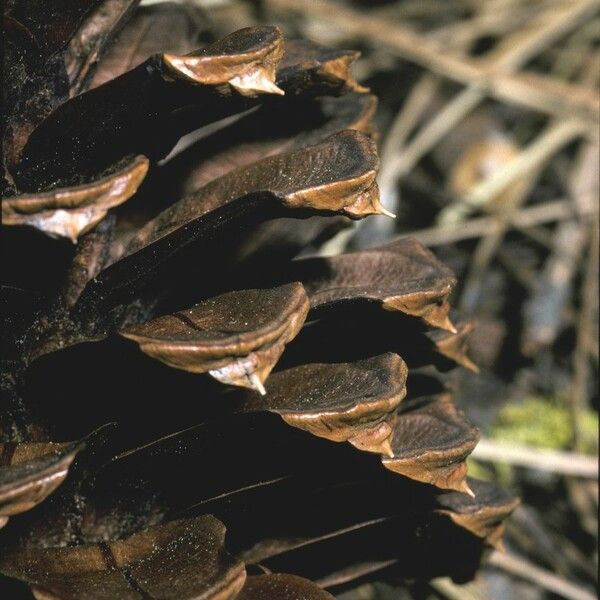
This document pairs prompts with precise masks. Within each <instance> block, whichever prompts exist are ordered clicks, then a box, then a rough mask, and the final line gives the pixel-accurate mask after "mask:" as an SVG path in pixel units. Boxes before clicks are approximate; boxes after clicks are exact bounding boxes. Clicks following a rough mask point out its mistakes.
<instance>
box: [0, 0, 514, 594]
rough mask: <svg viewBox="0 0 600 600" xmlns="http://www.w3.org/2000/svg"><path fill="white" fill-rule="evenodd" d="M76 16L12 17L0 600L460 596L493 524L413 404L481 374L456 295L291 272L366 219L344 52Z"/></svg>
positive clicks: (456, 414) (460, 421) (423, 265)
mask: <svg viewBox="0 0 600 600" xmlns="http://www.w3.org/2000/svg"><path fill="white" fill-rule="evenodd" d="M75 4H76V5H75ZM75 4H74V3H67V2H54V3H46V2H37V1H36V2H27V3H25V2H21V1H20V0H12V1H9V2H7V3H6V6H5V32H6V36H5V57H6V59H5V60H6V71H7V77H5V83H4V86H5V90H4V94H5V98H6V106H5V110H4V117H5V123H6V127H5V128H4V134H3V135H4V137H3V162H2V166H3V180H2V186H3V202H2V216H3V236H4V240H5V248H6V252H7V255H8V262H9V267H8V269H7V272H6V275H5V279H4V282H3V283H4V286H3V294H2V302H3V316H4V321H5V322H4V331H5V336H4V349H3V357H2V358H3V363H2V389H3V400H2V409H1V411H0V433H1V436H2V437H1V441H2V443H1V444H0V523H1V524H2V525H3V526H4V527H3V529H2V531H1V532H0V547H1V552H0V572H1V573H2V574H3V576H4V579H3V582H2V583H0V586H2V585H7V586H8V585H9V584H10V585H13V584H15V583H14V581H12V580H13V579H16V580H20V581H21V582H24V584H26V585H27V586H29V589H30V590H31V593H33V594H34V596H35V597H36V598H44V599H50V598H51V599H60V600H70V599H81V598H86V599H104V598H106V599H108V598H110V599H114V598H124V599H136V598H165V599H169V598H172V599H178V600H181V599H186V598H189V599H192V598H202V599H211V600H217V599H218V600H225V599H229V598H238V600H261V599H267V598H289V599H290V600H294V599H297V600H300V599H302V600H309V599H310V600H312V599H315V600H321V599H325V598H330V597H331V596H330V594H329V592H328V591H326V588H331V589H333V590H335V589H337V588H338V587H339V586H343V585H348V584H349V583H350V582H352V581H353V580H354V579H356V578H359V577H360V578H363V579H364V578H365V577H370V578H373V579H377V578H386V577H390V578H396V579H397V578H401V579H402V578H410V579H415V578H416V579H427V578H430V577H434V576H438V575H451V576H452V577H454V578H455V579H457V580H466V579H468V578H470V577H471V576H472V575H473V573H474V572H475V570H476V568H477V565H478V562H479V560H480V558H481V555H482V552H483V551H484V550H485V548H486V547H487V546H490V545H497V544H498V543H499V542H500V537H501V533H502V521H503V519H504V518H505V517H506V516H507V515H508V514H509V513H510V512H511V510H512V509H513V508H514V506H515V500H514V499H513V498H511V497H509V496H507V495H506V494H504V492H502V491H501V490H499V489H497V488H495V487H494V486H491V485H487V484H483V483H481V482H477V481H472V480H469V479H467V473H466V471H467V469H466V463H465V459H466V457H467V456H468V454H469V453H470V452H471V451H472V450H473V448H474V446H475V444H476V443H477V440H478V433H477V430H476V429H475V428H474V427H473V426H472V425H471V424H470V423H469V422H468V421H467V419H466V417H465V416H464V415H463V413H462V412H461V411H460V410H458V409H457V408H456V407H455V406H454V405H453V403H452V399H451V395H450V394H449V393H448V392H447V391H445V390H444V389H443V388H441V387H440V384H439V382H438V381H437V380H436V379H435V377H433V376H432V375H429V376H428V377H429V379H427V377H425V380H426V381H427V382H428V383H427V385H416V384H414V383H411V382H413V379H411V377H412V373H414V370H415V369H418V368H420V367H423V366H425V365H433V366H435V367H437V368H438V369H442V370H446V369H448V368H452V367H453V366H455V365H457V364H458V365H462V366H465V367H468V368H473V369H475V368H476V367H475V365H474V363H473V362H472V360H471V359H470V358H469V357H468V355H467V346H468V345H467V338H468V334H469V332H470V331H471V329H472V327H473V324H472V323H471V322H469V321H468V320H465V319H462V318H461V319H458V320H455V321H453V320H452V318H451V314H450V296H451V293H452V289H453V287H454V285H455V283H456V282H455V279H454V277H453V275H452V273H451V272H450V271H449V269H447V268H446V267H445V266H444V265H443V264H441V263H440V262H439V261H438V260H437V259H436V257H435V256H434V255H433V254H432V253H431V252H429V251H428V250H427V249H426V248H424V247H423V246H422V245H421V244H419V243H418V242H416V241H414V240H411V239H404V240H400V241H398V242H395V243H394V244H391V245H388V246H384V247H380V248H372V249H369V250H363V251H360V252H357V253H354V254H346V255H341V256H333V257H327V258H323V257H316V258H297V257H298V255H299V254H300V253H301V252H304V253H305V254H307V253H310V251H311V250H315V249H317V248H318V247H319V246H320V245H321V244H322V243H323V242H324V241H325V240H327V239H328V238H330V237H331V236H333V235H334V234H335V233H337V232H338V231H340V230H341V229H343V228H344V227H347V226H348V225H349V224H350V222H351V220H356V219H363V218H365V217H369V216H373V215H382V214H385V213H386V211H385V210H384V209H383V208H382V206H381V204H380V203H379V195H378V188H377V183H376V175H377V170H378V158H377V149H376V145H375V141H374V140H373V135H374V127H373V124H372V119H373V116H374V113H375V108H376V99H375V98H374V97H373V96H371V95H370V94H369V92H368V90H366V89H365V88H363V87H361V86H360V85H358V84H357V83H356V82H355V81H354V80H353V79H352V76H351V72H350V65H351V63H352V61H353V60H354V59H355V58H356V57H357V53H356V52H353V51H341V50H329V49H327V48H323V47H320V46H317V45H315V44H312V43H310V42H306V41H301V40H284V38H283V36H282V34H281V32H280V31H279V29H277V28H276V27H253V28H247V29H243V30H240V31H236V32H233V33H231V34H230V35H228V36H226V37H225V38H223V39H220V40H216V41H213V42H212V43H211V42H210V41H208V42H207V39H208V38H209V37H210V28H209V26H208V22H207V20H206V18H205V16H204V14H203V13H202V12H201V11H199V10H198V9H195V8H190V6H188V5H179V4H177V5H175V4H168V3H166V4H158V5H153V6H151V7H142V8H140V7H138V6H137V5H136V4H137V3H136V2H132V1H131V0H128V1H127V0H104V1H100V0H87V1H85V2H80V3H75ZM200 37H202V40H203V41H200ZM222 119H226V120H224V121H221V120H222ZM217 122H219V123H218V124H216V123H217ZM215 124H216V125H215ZM192 132H194V135H193V136H192V137H187V138H185V140H186V141H185V143H179V142H180V140H181V139H182V138H183V137H184V136H185V135H186V134H188V133H192ZM174 149H175V150H174ZM294 259H295V260H294ZM431 372H432V371H430V373H431ZM421 379H422V377H421ZM414 381H415V382H416V381H417V380H416V379H415V380H414ZM436 386H437V388H436ZM265 573H268V574H265ZM15 585H16V584H15ZM0 589H1V587H0ZM7 589H8V588H7Z"/></svg>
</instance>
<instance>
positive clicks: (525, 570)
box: [488, 550, 596, 600]
mask: <svg viewBox="0 0 600 600" xmlns="http://www.w3.org/2000/svg"><path fill="white" fill-rule="evenodd" d="M488 564H490V565H493V566H494V567H498V568H500V569H502V570H503V571H506V572H507V573H510V574H512V575H515V576H517V577H520V578H522V579H525V580H527V581H530V582H532V583H535V584H536V585H539V586H540V587H542V588H543V589H545V590H548V591H549V592H552V593H554V594H558V595H559V596H562V597H563V598H567V599H568V600H595V599H596V595H595V594H593V593H592V592H591V591H588V590H587V589H586V588H583V587H581V586H579V585H575V584H574V583H571V582H570V581H566V580H565V579H563V578H562V577H560V576H558V575H555V574H554V573H551V572H550V571H547V570H546V569H541V568H540V567H537V566H536V565H533V564H531V563H530V562H529V561H527V560H525V559H524V558H522V557H520V556H519V557H517V556H515V555H513V554H508V553H503V552H498V551H497V550H494V551H493V552H492V553H491V554H490V555H489V557H488Z"/></svg>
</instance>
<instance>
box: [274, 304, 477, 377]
mask: <svg viewBox="0 0 600 600" xmlns="http://www.w3.org/2000/svg"><path fill="white" fill-rule="evenodd" d="M455 325H456V329H457V331H458V333H456V334H453V333H451V332H448V331H445V330H440V329H429V328H428V327H427V326H426V325H425V324H424V323H423V322H422V321H421V319H419V318H415V317H412V316H410V315H405V314H403V313H400V312H398V311H394V312H392V311H383V310H381V308H380V307H379V306H377V305H375V304H374V303H373V304H367V303H365V304H362V305H361V304H354V305H347V306H340V307H337V308H336V310H335V311H329V312H325V313H323V314H322V315H321V318H320V319H315V320H312V321H310V322H309V323H307V324H306V325H305V326H304V327H303V329H302V331H301V332H300V334H299V335H298V336H297V337H296V338H295V339H294V341H293V342H292V343H291V344H290V345H289V347H288V350H287V351H286V353H285V355H284V356H283V357H282V361H281V365H282V366H294V365H298V364H303V363H306V362H309V361H317V362H347V361H353V360H358V359H361V358H366V357H369V356H376V355H377V354H381V353H383V352H394V353H396V354H399V355H400V356H401V357H402V358H403V359H404V361H405V362H406V364H407V365H408V366H409V368H411V369H412V368H418V367H422V366H425V365H434V366H435V367H436V368H437V369H438V370H440V371H442V372H445V371H448V370H450V369H452V368H454V367H456V365H457V364H458V365H461V366H465V367H471V365H472V364H473V363H472V362H471V361H470V359H469V357H468V355H467V349H468V335H469V333H470V331H471V330H472V325H471V324H470V323H469V322H467V321H457V322H456V323H455Z"/></svg>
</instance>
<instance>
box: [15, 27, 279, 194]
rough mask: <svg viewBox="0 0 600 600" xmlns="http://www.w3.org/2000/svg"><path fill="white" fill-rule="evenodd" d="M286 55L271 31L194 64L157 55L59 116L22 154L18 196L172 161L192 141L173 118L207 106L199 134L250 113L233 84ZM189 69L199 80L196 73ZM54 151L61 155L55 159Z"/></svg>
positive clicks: (243, 36) (242, 38)
mask: <svg viewBox="0 0 600 600" xmlns="http://www.w3.org/2000/svg"><path fill="white" fill-rule="evenodd" d="M281 52H282V39H281V34H280V33H279V31H278V30H277V29H276V28H273V27H264V28H255V29H251V28H249V29H246V30H241V31H239V32H236V33H234V34H232V35H231V36H229V39H225V40H221V41H219V42H217V43H215V44H213V45H212V46H209V47H207V48H205V49H204V50H202V51H199V52H198V53H197V55H195V54H194V55H187V58H186V56H184V57H176V56H175V55H165V56H163V55H154V56H153V57H151V58H149V59H147V60H146V61H145V62H144V63H142V64H141V65H139V66H138V67H136V68H134V69H132V70H131V71H128V72H127V73H125V74H123V75H122V76H120V77H118V78H116V79H114V80H112V81H110V82H109V83H107V84H104V85H102V86H100V87H97V88H95V89H93V90H90V91H89V92H86V93H83V94H81V95H79V96H76V97H75V98H72V99H71V100H69V101H68V102H66V103H65V104H63V105H62V106H60V107H59V108H58V109H57V110H55V111H54V112H53V113H52V115H51V116H50V117H49V118H47V119H46V120H45V121H44V123H43V124H42V125H40V126H39V127H38V128H37V129H36V130H35V132H34V133H33V134H32V135H31V136H30V138H29V140H28V142H27V145H26V147H25V148H24V150H23V154H22V158H21V162H20V165H19V168H18V171H17V175H16V179H17V184H18V186H19V188H20V189H22V190H24V191H39V190H41V189H45V188H46V189H47V188H48V187H51V186H52V187H54V186H56V185H57V184H59V183H60V182H63V181H68V180H69V179H70V177H72V176H73V173H86V172H92V173H93V172H94V171H95V170H97V169H98V166H99V165H102V166H104V168H105V167H106V166H107V165H110V164H113V163H114V162H117V161H118V160H120V159H121V157H122V156H124V155H127V154H144V155H146V156H149V157H151V158H160V157H162V156H165V155H166V153H167V152H168V151H169V150H170V149H171V148H172V147H173V145H174V144H175V143H176V141H177V139H178V138H179V137H181V135H182V134H183V133H185V131H181V130H180V128H179V126H178V125H177V121H176V119H177V118H179V117H175V116H174V111H177V110H178V109H179V110H180V109H182V108H185V107H186V106H190V105H200V106H202V109H203V116H202V117H200V115H199V114H198V111H197V110H196V113H197V116H198V118H199V119H201V120H200V122H199V123H198V126H200V125H202V124H203V123H207V122H210V121H212V120H215V119H218V118H222V117H224V116H227V115H229V114H234V113H236V112H239V111H241V110H244V109H245V108H247V107H248V106H249V104H248V101H247V100H246V96H245V95H244V93H246V91H245V90H244V93H238V94H236V93H233V94H232V93H230V89H231V88H230V87H229V86H230V85H231V86H234V84H233V83H228V82H230V80H231V81H233V80H235V78H236V77H237V76H239V75H242V74H244V73H245V72H246V71H247V70H248V69H249V67H250V66H252V67H253V68H259V69H260V68H263V66H262V65H263V63H261V62H258V63H256V61H257V60H259V59H261V60H263V61H264V65H265V66H264V68H265V69H267V70H270V69H272V68H273V69H274V66H275V64H276V62H277V60H278V57H279V56H280V55H281ZM190 62H192V63H193V65H194V66H193V67H192V68H197V71H198V72H197V73H193V74H192V73H191V72H190V71H189V67H188V64H189V63H190ZM180 63H181V64H180ZM196 63H198V64H199V66H196ZM271 65H273V66H272V67H271ZM272 77H274V71H273V72H272ZM258 85H259V86H260V84H258ZM223 86H225V88H224V87H223ZM234 87H235V86H234ZM249 93H252V92H249ZM50 148H53V149H55V150H54V151H53V152H52V151H51V152H49V149H50Z"/></svg>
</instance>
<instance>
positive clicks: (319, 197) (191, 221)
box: [75, 131, 379, 318]
mask: <svg viewBox="0 0 600 600" xmlns="http://www.w3.org/2000/svg"><path fill="white" fill-rule="evenodd" d="M376 169H377V158H376V152H375V147H374V145H373V143H372V142H371V141H370V140H369V139H368V138H366V137H365V136H363V135H362V134H360V133H357V132H352V131H347V132H342V133H340V134H337V135H335V136H332V137H331V138H329V139H328V140H326V141H325V142H323V143H322V144H319V145H316V146H311V147H309V148H306V149H302V150H298V151H297V152H292V153H290V154H284V155H278V156H275V157H272V158H266V159H264V160H263V161H260V162H258V163H254V164H252V165H250V166H249V167H246V168H244V169H240V170H238V171H235V172H234V173H231V174H229V175H226V176H225V177H223V178H220V179H217V180H215V181H213V182H212V183H210V184H208V185H207V186H205V187H204V188H202V189H201V190H199V191H198V192H197V193H196V194H194V195H192V196H188V197H186V198H184V199H183V200H181V201H179V202H178V203H176V204H175V205H173V206H172V207H171V208H169V209H167V210H166V211H164V212H163V213H161V214H160V215H159V216H158V217H156V218H155V219H154V220H153V221H151V222H150V223H148V224H147V225H146V226H145V227H144V228H143V229H142V230H140V232H139V233H138V234H137V236H136V237H135V238H133V239H132V241H131V242H130V244H129V247H128V250H127V251H126V255H125V256H124V257H123V258H121V259H120V260H118V261H117V262H115V263H114V264H113V265H111V266H110V267H108V268H107V269H105V270H104V271H103V272H101V273H100V274H99V275H98V277H96V278H95V279H94V280H92V281H91V282H90V283H89V284H88V286H87V287H86V289H85V290H84V291H83V293H82V296H81V298H80V300H79V302H78V304H77V305H76V307H75V309H76V312H77V313H78V315H80V316H81V317H82V318H85V317H86V313H91V315H92V318H94V317H96V315H97V313H98V312H100V315H99V316H103V315H102V313H103V312H104V313H106V312H108V311H109V310H111V309H113V308H115V307H117V308H118V306H119V304H121V305H122V304H123V303H125V302H127V301H130V300H129V299H131V298H132V297H133V296H134V295H135V294H136V293H137V294H138V295H141V293H142V291H143V290H144V288H148V287H149V286H150V284H152V283H153V282H154V283H155V282H156V281H157V279H158V278H159V277H160V278H161V279H160V281H161V285H160V288H161V290H164V288H165V286H166V283H167V281H168V282H169V284H170V286H171V288H172V289H176V285H175V282H174V281H173V276H174V275H179V279H180V284H181V280H182V279H185V278H182V275H185V274H186V273H187V272H188V269H193V271H194V272H196V273H197V275H196V277H198V266H199V265H198V256H199V255H200V256H202V255H203V254H204V253H206V252H209V250H216V248H215V244H216V243H217V236H224V235H234V232H235V231H237V230H238V229H239V228H242V227H248V226H251V225H252V224H254V223H256V222H260V221H264V220H267V219H269V218H273V217H276V216H283V215H285V214H290V215H293V216H297V217H299V218H302V217H307V216H310V215H311V214H315V213H317V214H318V213H326V214H335V213H344V214H348V215H349V216H352V217H353V218H360V217H362V216H366V215H368V214H373V213H376V212H377V211H378V207H379V204H378V198H377V187H376V183H375V181H374V180H375V175H376ZM287 172H289V173H293V174H294V176H293V177H292V178H290V177H288V176H287V175H284V174H285V173H287ZM176 259H177V266H178V268H177V270H176V273H174V269H173V264H174V263H173V261H174V260H176ZM186 261H187V263H186ZM200 267H201V268H202V267H203V268H206V269H207V270H209V271H208V272H209V273H210V264H204V263H203V264H201V265H200ZM212 274H213V276H214V277H213V278H214V279H215V281H218V280H219V278H220V277H222V276H223V273H221V274H219V273H212ZM183 283H184V284H185V285H187V286H188V287H189V286H190V283H188V282H185V281H183ZM217 285H218V284H217ZM193 289H194V290H196V298H197V297H198V292H199V290H200V289H201V288H200V286H199V285H197V284H196V285H194V286H193ZM218 291H219V290H218V289H217V290H214V293H217V292H218ZM155 293H156V292H155ZM205 294H206V292H205ZM185 306H186V305H185V304H183V306H180V308H184V307H185ZM188 306H189V305H188Z"/></svg>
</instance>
